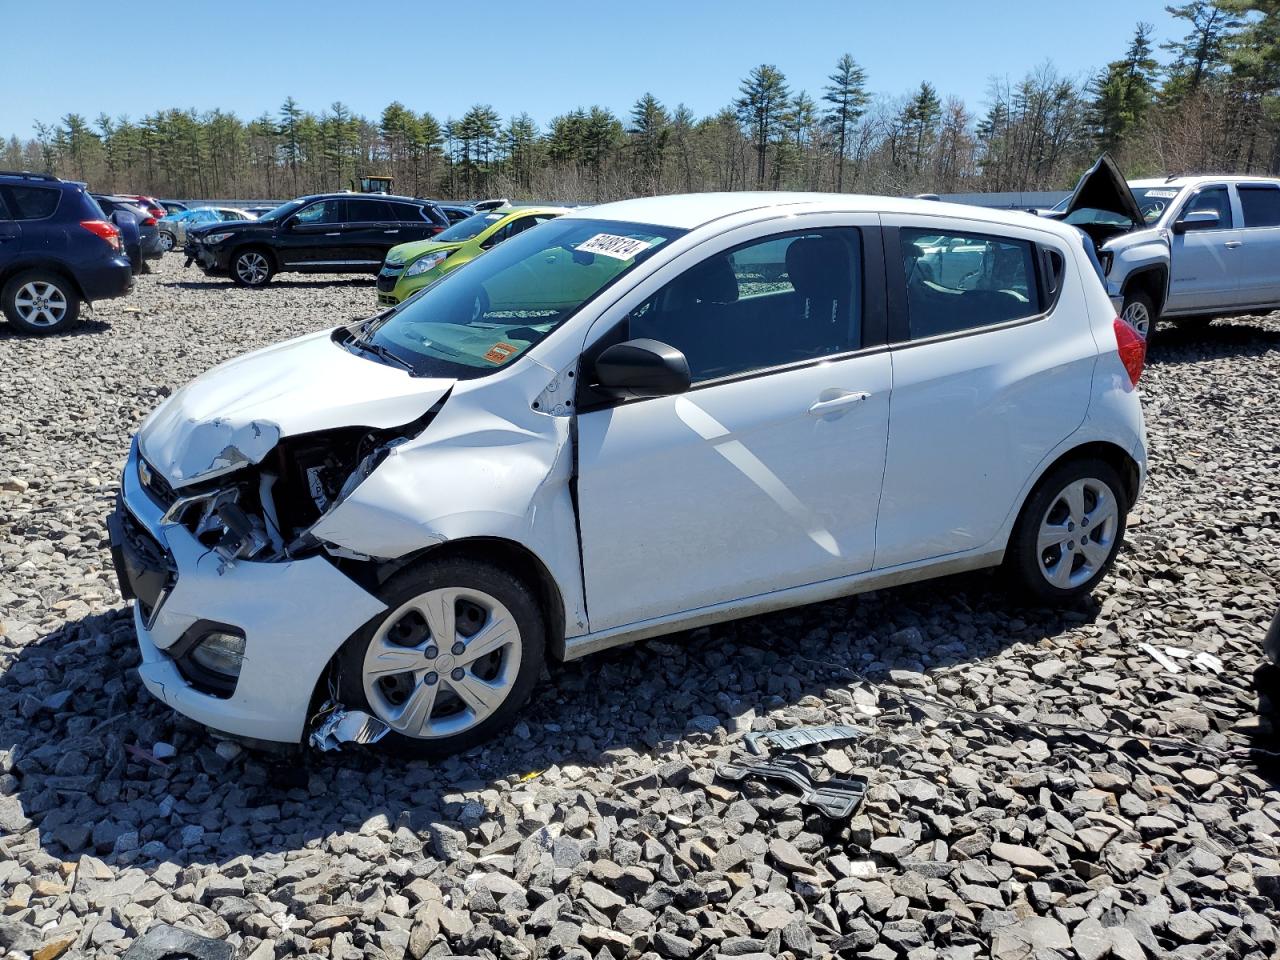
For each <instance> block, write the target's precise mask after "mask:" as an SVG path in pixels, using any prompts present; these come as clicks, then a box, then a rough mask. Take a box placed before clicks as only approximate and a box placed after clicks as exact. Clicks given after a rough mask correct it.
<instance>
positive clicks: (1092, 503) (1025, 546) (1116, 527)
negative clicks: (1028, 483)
mask: <svg viewBox="0 0 1280 960" xmlns="http://www.w3.org/2000/svg"><path fill="white" fill-rule="evenodd" d="M1128 513H1129V501H1128V496H1127V495H1126V493H1125V489H1124V483H1123V482H1122V481H1121V479H1120V474H1119V473H1117V472H1116V470H1115V468H1114V467H1112V466H1111V465H1110V464H1109V463H1107V462H1106V461H1104V460H1098V459H1096V458H1093V457H1082V458H1080V459H1076V460H1068V461H1067V462H1066V463H1062V464H1059V465H1058V466H1056V467H1054V468H1053V469H1051V470H1050V471H1049V472H1048V473H1047V474H1046V475H1045V476H1044V477H1043V478H1042V479H1041V480H1040V482H1039V483H1038V484H1036V487H1035V489H1034V490H1033V491H1032V492H1031V495H1030V496H1029V497H1028V498H1027V502H1026V503H1025V504H1023V506H1022V512H1021V514H1020V515H1019V516H1018V522H1017V524H1016V525H1015V527H1014V532H1013V536H1012V537H1010V538H1009V547H1008V550H1007V551H1006V556H1005V567H1006V571H1007V572H1008V573H1009V574H1010V576H1011V579H1012V581H1013V586H1014V587H1015V589H1017V590H1018V592H1020V593H1022V594H1023V595H1025V596H1026V597H1027V598H1028V599H1029V600H1032V601H1033V602H1035V603H1039V604H1046V605H1050V606H1069V605H1071V604H1074V603H1075V602H1076V601H1078V600H1079V599H1080V598H1081V597H1083V596H1084V595H1085V594H1087V593H1089V592H1090V591H1091V590H1093V588H1094V587H1095V586H1097V585H1098V581H1100V580H1101V579H1102V578H1103V577H1104V576H1106V574H1107V571H1108V570H1110V569H1111V565H1112V564H1113V563H1114V562H1115V558H1116V553H1117V552H1119V550H1120V545H1121V544H1122V543H1123V542H1124V531H1125V520H1126V518H1127V516H1128ZM1082 521H1087V525H1086V523H1083V522H1082ZM1100 525H1101V527H1102V529H1103V531H1104V532H1103V533H1102V534H1101V535H1100V539H1094V537H1095V536H1096V534H1095V531H1096V530H1097V529H1098V528H1099V526H1100ZM1064 563H1065V564H1068V566H1065V567H1064V566H1063V564H1064Z"/></svg>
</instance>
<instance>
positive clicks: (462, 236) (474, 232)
mask: <svg viewBox="0 0 1280 960" xmlns="http://www.w3.org/2000/svg"><path fill="white" fill-rule="evenodd" d="M504 216H506V214H504V213H477V214H476V215H475V216H474V217H467V219H465V220H459V221H458V222H457V223H455V224H454V225H453V226H452V227H450V228H449V229H448V230H445V231H444V232H443V233H437V234H436V235H435V236H434V237H432V238H431V239H432V240H436V241H438V242H440V243H460V242H462V241H463V240H470V239H471V238H472V237H478V236H479V235H480V234H481V233H483V232H484V231H485V230H486V229H487V228H489V227H491V226H493V225H494V224H495V223H497V222H498V221H499V220H501V219H502V218H503V217H504Z"/></svg>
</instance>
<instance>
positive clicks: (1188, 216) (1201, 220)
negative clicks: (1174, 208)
mask: <svg viewBox="0 0 1280 960" xmlns="http://www.w3.org/2000/svg"><path fill="white" fill-rule="evenodd" d="M1221 222H1222V218H1221V217H1219V216H1218V211H1217V210H1192V211H1191V212H1190V213H1184V214H1183V215H1182V218H1181V219H1179V220H1178V222H1177V223H1175V224H1174V225H1173V232H1174V233H1187V232H1188V231H1190V230H1214V229H1216V228H1217V227H1218V225H1219V224H1220V223H1221Z"/></svg>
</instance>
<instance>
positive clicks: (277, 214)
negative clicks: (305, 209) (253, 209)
mask: <svg viewBox="0 0 1280 960" xmlns="http://www.w3.org/2000/svg"><path fill="white" fill-rule="evenodd" d="M305 202H306V201H305V200H290V201H289V202H288V203H282V204H280V206H278V207H276V208H275V209H274V210H272V211H270V212H269V213H264V214H263V215H262V216H260V217H259V218H258V219H259V220H283V219H284V218H285V217H287V216H288V215H289V214H291V213H293V211H295V210H297V209H298V208H299V207H300V206H302V205H303V203H305Z"/></svg>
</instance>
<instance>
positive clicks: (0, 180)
mask: <svg viewBox="0 0 1280 960" xmlns="http://www.w3.org/2000/svg"><path fill="white" fill-rule="evenodd" d="M132 286H133V273H132V271H131V270H130V268H129V258H128V257H127V256H126V255H125V252H124V245H123V244H122V243H121V240H120V230H119V228H118V227H116V225H115V224H114V223H111V222H110V221H108V220H107V218H106V215H105V214H103V212H102V208H101V207H99V206H98V204H97V202H96V201H95V200H94V199H93V197H91V196H89V193H88V192H87V191H86V190H85V185H84V184H83V183H73V182H72V181H69V180H59V179H58V178H57V177H50V176H46V175H45V174H40V173H19V172H14V171H8V170H0V310H3V311H4V315H5V316H6V317H7V318H8V320H9V323H10V324H12V325H13V326H15V327H17V328H18V329H19V330H22V331H23V332H25V333H45V334H47V333H62V332H64V331H66V330H69V329H71V328H72V327H74V326H75V325H76V323H78V322H79V320H80V305H81V303H83V302H84V301H90V302H92V301H94V300H106V299H109V298H110V297H119V296H121V295H123V294H125V293H128V292H129V289H130V287H132Z"/></svg>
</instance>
